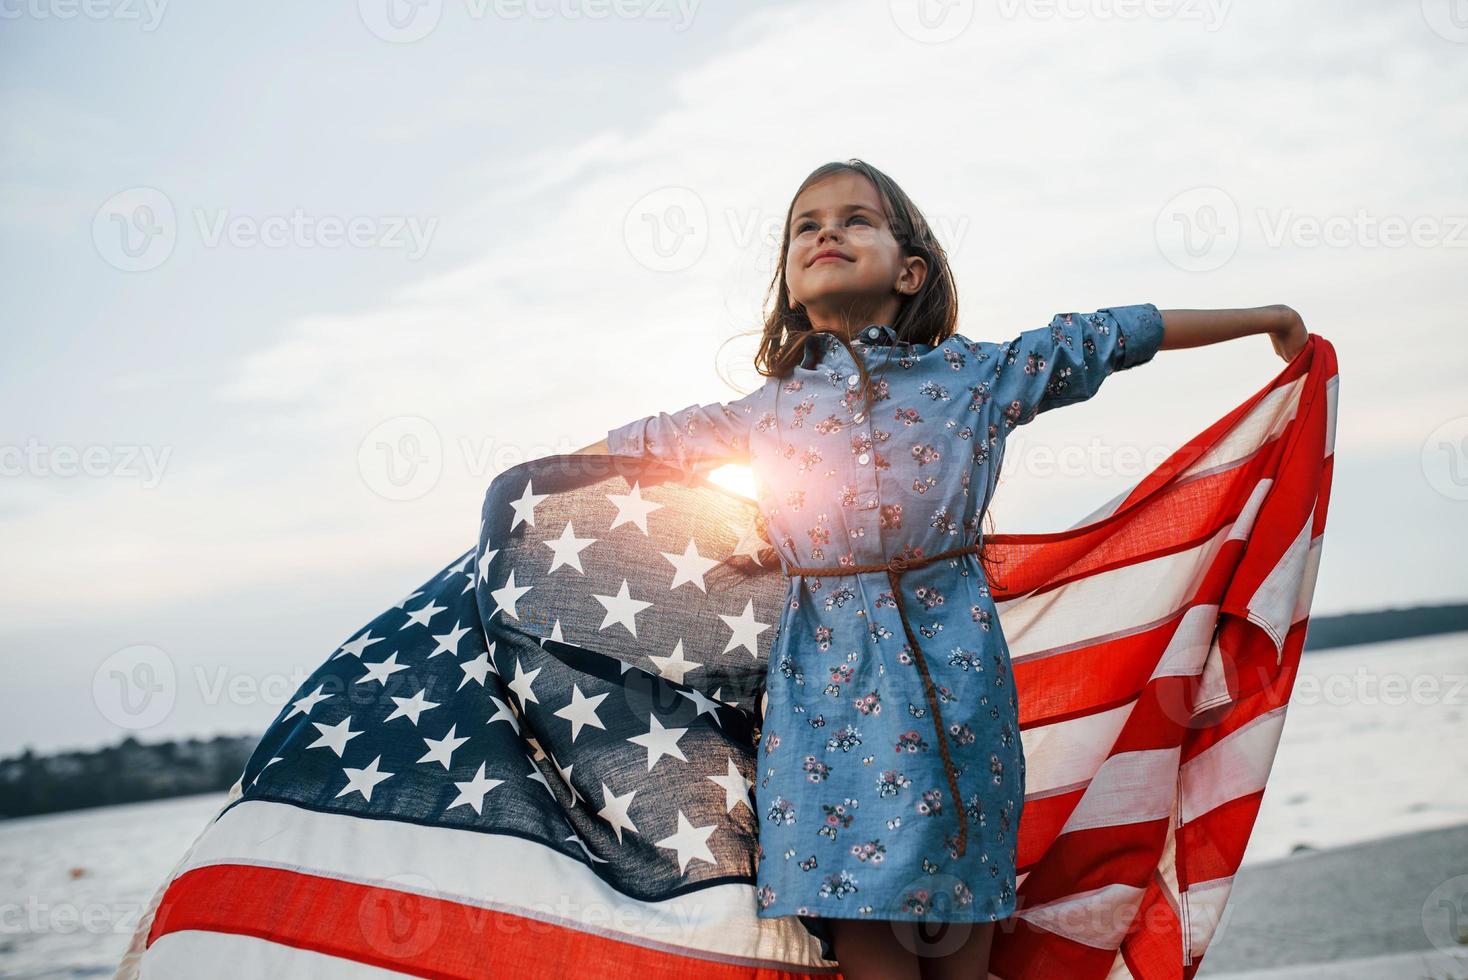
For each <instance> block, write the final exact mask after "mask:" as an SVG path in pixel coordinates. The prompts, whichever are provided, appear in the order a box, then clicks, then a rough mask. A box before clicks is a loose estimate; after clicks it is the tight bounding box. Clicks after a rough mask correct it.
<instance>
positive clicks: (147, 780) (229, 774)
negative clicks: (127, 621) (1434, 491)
mask: <svg viewBox="0 0 1468 980" xmlns="http://www.w3.org/2000/svg"><path fill="white" fill-rule="evenodd" d="M1463 631H1468V603H1452V604H1444V605H1435V606H1415V607H1409V608H1406V609H1383V610H1378V611H1375V612H1362V613H1343V614H1340V615H1334V616H1318V617H1312V618H1311V620H1310V627H1309V632H1308V633H1307V634H1306V638H1305V652H1306V653H1307V654H1308V653H1316V652H1320V651H1323V650H1334V649H1340V648H1342V647H1350V646H1360V645H1361V644H1365V643H1385V642H1389V641H1391V640H1406V639H1420V638H1422V637H1427V636H1437V635H1440V634H1445V633H1456V632H1463ZM259 739H260V735H259V733H255V734H248V735H214V736H212V737H210V738H189V739H181V740H168V741H163V742H153V743H144V742H139V741H138V740H137V739H136V738H135V737H133V736H131V735H129V736H127V737H126V738H124V739H122V741H120V742H118V743H116V744H115V745H109V746H105V747H103V748H98V749H87V750H79V751H69V752H56V753H50V754H46V755H41V754H37V753H36V752H34V751H33V750H32V749H31V748H29V747H27V748H26V749H25V751H24V752H22V753H21V754H20V755H17V756H10V757H8V758H5V759H0V820H8V819H12V818H18V817H33V816H40V815H43V814H47V813H65V812H69V811H73V810H86V809H91V808H93V807H100V806H112V805H114V804H118V803H141V802H145V801H148V800H161V799H169V798H172V797H176V796H190V795H193V794H196V793H209V792H224V791H226V790H228V789H229V788H230V786H232V785H234V782H235V780H236V779H238V778H239V776H240V773H242V772H243V771H244V768H245V763H247V762H248V761H249V759H250V755H251V753H252V752H254V750H255V746H256V744H257V743H258V742H259Z"/></svg>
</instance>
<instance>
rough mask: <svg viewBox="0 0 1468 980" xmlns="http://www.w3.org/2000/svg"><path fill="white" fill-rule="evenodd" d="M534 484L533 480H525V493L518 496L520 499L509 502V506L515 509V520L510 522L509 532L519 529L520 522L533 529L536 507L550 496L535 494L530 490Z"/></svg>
mask: <svg viewBox="0 0 1468 980" xmlns="http://www.w3.org/2000/svg"><path fill="white" fill-rule="evenodd" d="M534 482H535V481H533V480H526V481H525V492H524V493H522V494H521V495H520V499H519V500H512V501H510V506H511V507H513V508H515V519H514V520H512V521H511V522H510V530H511V531H513V530H515V528H517V527H519V526H520V522H521V521H524V522H525V523H526V524H529V525H530V526H531V527H534V526H535V507H536V505H537V504H539V503H540V502H541V501H542V500H544V499H545V498H546V497H549V496H550V494H548V493H536V492H535V491H534V490H533V489H532V488H531V484H532V483H534Z"/></svg>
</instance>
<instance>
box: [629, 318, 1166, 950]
mask: <svg viewBox="0 0 1468 980" xmlns="http://www.w3.org/2000/svg"><path fill="white" fill-rule="evenodd" d="M1161 343H1162V317H1161V314H1160V313H1159V312H1158V310H1157V308H1156V307H1155V306H1154V305H1152V304H1150V303H1148V304H1142V305H1137V306H1121V307H1112V308H1107V309H1101V310H1097V311H1096V312H1094V313H1088V314H1079V313H1066V314H1059V315H1057V316H1056V317H1054V319H1052V320H1051V321H1050V323H1049V325H1048V326H1045V327H1038V328H1035V329H1032V330H1027V331H1025V332H1023V333H1021V334H1019V336H1017V337H1015V338H1014V339H1013V340H1011V341H1009V342H1007V343H992V342H988V341H976V340H970V339H968V338H967V337H964V336H963V335H961V334H955V335H953V336H951V337H949V338H947V339H946V340H944V341H943V342H941V343H940V344H938V345H937V346H929V345H925V344H906V343H900V342H897V339H896V334H895V332H894V331H893V329H892V328H891V327H890V326H885V325H881V324H873V325H870V326H868V327H866V328H865V329H863V330H862V331H861V332H860V333H859V334H858V335H857V337H856V338H855V343H854V346H855V348H856V350H857V353H858V355H859V356H861V357H862V358H863V359H864V360H865V363H866V364H867V366H868V369H869V371H870V373H871V375H872V383H873V388H874V398H875V400H874V402H873V404H872V407H871V409H870V411H869V412H863V411H862V404H861V396H860V393H859V387H858V383H859V377H858V375H857V373H856V366H855V364H854V362H853V361H852V359H851V357H850V355H849V354H847V352H846V350H845V349H844V348H843V347H842V346H841V345H840V344H839V343H838V342H837V341H836V340H835V338H833V337H831V336H830V335H829V334H826V333H819V332H818V333H813V334H811V335H810V336H809V337H807V338H806V340H805V348H804V358H803V360H802V362H801V363H800V364H799V366H798V367H796V368H795V369H794V371H793V373H792V374H791V375H790V376H789V377H786V378H769V379H766V381H765V383H764V384H763V385H762V386H761V387H760V388H759V389H758V390H756V391H754V392H751V393H750V394H748V395H746V396H744V397H743V398H740V399H738V400H735V401H731V402H728V403H715V404H710V405H692V406H689V407H688V408H685V409H683V410H681V411H679V412H676V413H671V414H669V413H660V414H658V415H655V416H649V417H648V418H644V419H639V420H637V421H634V422H630V423H628V424H627V425H624V426H620V427H618V428H616V429H612V430H610V431H609V432H608V434H607V439H608V444H609V447H610V449H611V451H612V452H613V453H617V454H622V455H633V456H656V457H659V458H662V459H665V460H667V461H668V462H671V463H674V464H676V465H678V466H680V467H683V468H685V469H690V468H692V466H693V465H694V464H696V463H699V462H702V461H708V460H725V461H738V462H747V463H748V464H749V465H750V467H751V469H752V470H753V472H754V475H755V481H756V486H757V488H758V501H759V506H760V509H761V511H762V512H763V514H764V516H765V519H766V526H767V532H768V533H769V534H770V535H771V541H772V544H773V545H774V547H775V550H776V552H777V553H778V554H779V556H780V559H781V562H782V563H783V565H784V567H785V568H786V570H787V572H788V571H789V570H790V569H792V568H800V567H810V566H822V567H832V566H835V567H840V566H843V565H867V564H872V563H880V562H886V561H888V560H889V559H890V558H891V557H892V556H894V555H903V556H906V557H909V558H921V557H922V556H923V555H933V554H935V553H937V552H940V551H945V550H948V549H951V548H954V547H960V546H963V545H966V544H974V543H976V542H978V541H979V540H980V535H981V526H980V521H981V519H982V517H983V513H984V509H985V508H986V507H987V506H988V504H989V500H990V497H991V495H992V493H993V490H994V485H995V481H996V480H997V477H998V474H999V469H1000V465H1001V461H1002V459H1003V455H1004V446H1005V438H1006V436H1007V435H1008V434H1009V432H1010V431H1012V430H1013V429H1014V428H1015V427H1016V426H1019V425H1023V424H1024V423H1026V422H1029V421H1030V420H1032V419H1033V418H1034V417H1035V416H1036V415H1037V414H1038V413H1040V412H1043V411H1047V410H1049V409H1052V408H1056V407H1059V406H1062V405H1069V404H1072V403H1075V402H1080V401H1084V400H1086V399H1088V398H1090V397H1091V396H1092V395H1094V394H1095V393H1096V391H1097V389H1098V388H1099V387H1100V385H1101V382H1102V381H1103V380H1104V379H1105V378H1106V377H1107V376H1109V375H1110V374H1111V373H1112V372H1113V371H1119V370H1123V369H1126V368H1129V367H1134V366H1135V365H1138V364H1142V363H1145V362H1146V361H1148V360H1150V359H1151V358H1152V356H1153V355H1154V354H1155V353H1156V352H1157V350H1158V349H1159V347H1160V345H1161ZM899 588H900V590H901V591H902V595H901V600H902V604H903V609H904V610H905V611H906V614H907V618H908V627H910V628H911V629H912V630H913V631H914V637H915V638H917V639H918V643H919V646H920V651H921V654H922V658H923V660H924V662H925V664H926V669H927V671H928V673H929V675H930V677H931V679H932V683H933V687H934V697H929V695H928V691H927V688H926V685H925V684H924V680H923V678H922V676H921V675H920V671H919V669H918V666H917V661H916V658H915V657H914V652H913V650H912V649H911V645H910V644H909V643H908V641H907V636H906V631H905V628H904V625H903V623H902V620H901V616H900V614H899V610H898V608H897V600H898V597H897V595H895V594H894V590H893V588H892V585H891V581H890V579H889V577H888V576H887V575H886V574H884V573H882V572H861V573H856V574H845V575H827V576H815V575H805V574H793V575H792V576H791V578H790V582H789V589H788V592H787V595H786V602H785V607H784V610H783V614H782V617H781V621H780V624H779V627H778V630H777V631H776V633H775V638H774V641H773V647H772V649H771V652H770V664H769V673H768V678H767V688H766V704H765V707H764V718H763V723H762V724H763V728H762V732H761V735H760V744H759V750H758V751H759V765H758V770H757V778H756V785H755V788H754V793H755V801H756V805H755V813H756V814H757V815H758V816H759V818H760V848H759V853H758V858H759V862H758V882H757V883H758V903H759V908H758V914H759V916H760V917H762V918H773V917H777V916H786V915H797V916H800V917H801V918H802V920H803V921H805V922H806V924H807V925H808V926H811V927H813V928H817V930H818V931H819V927H818V926H816V925H815V924H814V923H813V921H812V920H817V919H820V918H824V917H833V918H872V919H889V920H891V919H899V920H916V919H927V920H945V921H990V920H995V919H1002V918H1006V917H1008V916H1009V915H1011V914H1013V912H1014V910H1015V906H1016V899H1015V874H1016V857H1017V849H1016V838H1017V830H1018V826H1019V820H1020V814H1021V811H1022V809H1023V806H1024V790H1025V760H1024V749H1023V746H1022V744H1021V740H1020V732H1019V712H1018V704H1019V701H1018V696H1017V692H1016V690H1015V684H1014V678H1013V675H1012V674H1011V671H1010V662H1009V649H1008V646H1007V645H1006V643H1005V639H1004V631H1003V628H1002V626H1001V624H1000V622H999V619H998V616H997V615H996V610H995V605H994V600H993V597H992V596H991V595H990V591H989V585H988V582H987V579H986V577H985V572H984V568H983V566H982V564H981V563H980V561H979V559H978V557H977V556H976V555H974V554H965V555H960V556H958V557H953V558H944V559H939V560H937V561H934V562H931V563H928V564H922V565H915V566H913V567H911V568H910V569H908V570H907V571H905V572H903V573H902V574H901V576H900V579H899ZM934 699H936V703H937V705H938V709H937V711H936V712H935V711H934V710H931V709H932V705H933V702H934ZM938 714H941V717H942V722H943V728H945V729H946V731H942V730H940V729H938V728H937V727H936V726H935V724H934V721H935V716H936V715H938ZM944 739H946V740H947V745H946V752H947V755H948V756H949V759H950V760H951V770H950V768H949V767H946V766H945V762H944V760H943V758H942V755H943V753H941V752H940V743H941V741H942V740H944ZM950 773H951V774H953V775H956V784H957V786H958V787H959V792H960V794H961V797H962V798H961V799H960V800H954V799H952V798H951V795H952V794H951V792H950V789H949V787H950V786H951V785H953V782H951V781H950V778H949V776H950ZM960 808H961V811H962V812H961V813H960V812H959V811H960ZM959 820H966V821H967V826H966V830H965V833H966V846H965V847H963V848H960V847H959V840H958V838H959V834H958V827H959V824H958V821H959ZM960 852H961V853H960Z"/></svg>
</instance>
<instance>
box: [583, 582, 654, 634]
mask: <svg viewBox="0 0 1468 980" xmlns="http://www.w3.org/2000/svg"><path fill="white" fill-rule="evenodd" d="M591 597H592V598H593V599H595V600H596V601H597V602H599V603H601V604H602V606H603V607H604V608H605V609H606V611H607V615H606V618H605V619H603V620H602V621H601V628H602V629H606V628H607V627H608V626H611V625H612V624H613V623H621V624H622V625H623V626H625V627H627V632H629V633H631V634H632V635H633V636H636V635H637V614H638V613H640V612H642V610H644V609H646V608H647V607H648V606H650V605H652V603H650V602H643V601H642V600H641V599H634V598H632V594H631V593H630V592H628V591H627V580H626V579H625V578H624V579H622V587H621V588H620V589H618V590H617V594H616V595H598V594H597V593H595V592H593V593H592V594H591Z"/></svg>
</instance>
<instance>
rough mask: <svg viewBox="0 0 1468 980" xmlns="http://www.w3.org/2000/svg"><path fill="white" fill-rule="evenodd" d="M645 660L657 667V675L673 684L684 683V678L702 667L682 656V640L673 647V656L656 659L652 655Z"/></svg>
mask: <svg viewBox="0 0 1468 980" xmlns="http://www.w3.org/2000/svg"><path fill="white" fill-rule="evenodd" d="M647 659H649V660H651V661H652V662H653V663H654V664H656V665H657V668H658V673H659V674H661V675H662V676H663V677H666V678H667V679H668V680H670V681H672V682H673V683H674V684H682V683H684V680H683V678H684V677H686V676H687V675H688V674H690V673H692V672H693V671H695V670H697V669H698V668H700V667H702V666H703V664H697V663H694V662H693V661H692V660H688V659H686V658H685V657H684V656H683V641H682V640H679V641H678V643H677V645H676V646H674V647H673V655H672V656H671V657H658V656H654V655H653V654H648V658H647Z"/></svg>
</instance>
